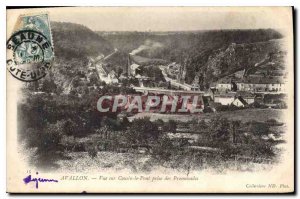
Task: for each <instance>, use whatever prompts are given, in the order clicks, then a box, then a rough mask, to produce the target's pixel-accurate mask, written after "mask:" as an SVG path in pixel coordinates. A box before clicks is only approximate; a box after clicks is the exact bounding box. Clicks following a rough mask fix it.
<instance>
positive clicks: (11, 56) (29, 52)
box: [6, 30, 53, 82]
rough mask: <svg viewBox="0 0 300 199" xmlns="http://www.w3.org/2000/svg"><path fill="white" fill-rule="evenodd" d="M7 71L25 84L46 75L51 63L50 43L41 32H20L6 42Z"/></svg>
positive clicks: (51, 50) (51, 49) (51, 51)
mask: <svg viewBox="0 0 300 199" xmlns="http://www.w3.org/2000/svg"><path fill="white" fill-rule="evenodd" d="M6 51H7V56H6V57H7V58H6V64H7V69H8V71H9V72H10V73H11V74H12V76H13V77H15V78H17V79H18V80H21V81H25V82H32V81H37V80H39V79H41V78H42V77H44V76H45V75H46V74H47V71H48V70H49V69H50V68H51V63H52V61H53V48H52V45H51V42H50V41H49V40H48V39H47V37H46V36H44V35H43V34H42V33H41V32H38V31H35V30H21V31H18V32H16V33H14V34H13V35H12V36H11V37H10V38H9V39H8V41H7V42H6Z"/></svg>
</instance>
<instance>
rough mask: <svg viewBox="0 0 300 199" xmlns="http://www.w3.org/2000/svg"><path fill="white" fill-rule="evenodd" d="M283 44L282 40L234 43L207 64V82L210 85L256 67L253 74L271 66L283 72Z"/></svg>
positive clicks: (219, 50) (215, 55) (220, 51)
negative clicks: (225, 77)
mask: <svg viewBox="0 0 300 199" xmlns="http://www.w3.org/2000/svg"><path fill="white" fill-rule="evenodd" d="M282 42H283V41H282V40H271V41H266V42H256V43H249V44H235V43H233V44H230V45H229V46H228V47H227V48H223V49H218V50H216V51H214V52H213V53H212V54H211V55H210V56H209V58H208V61H207V63H206V73H205V76H206V77H207V80H206V81H208V83H209V82H212V81H215V80H217V79H219V78H222V77H224V76H227V75H230V74H233V73H235V72H237V71H240V70H244V69H245V70H248V69H252V68H255V67H256V66H259V68H258V67H257V69H256V70H253V71H252V73H255V72H260V70H264V69H265V67H269V66H270V65H272V66H273V70H282V69H283V68H284V63H283V59H284V56H282V55H283V54H284V52H282V51H281V44H282ZM270 70H272V68H270ZM249 72H251V70H249Z"/></svg>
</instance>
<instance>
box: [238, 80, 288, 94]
mask: <svg viewBox="0 0 300 199" xmlns="http://www.w3.org/2000/svg"><path fill="white" fill-rule="evenodd" d="M236 85H237V90H238V91H250V92H277V93H284V92H285V91H286V87H285V83H284V81H283V80H282V79H281V78H278V77H259V76H248V77H246V78H244V79H242V80H239V81H237V82H236Z"/></svg>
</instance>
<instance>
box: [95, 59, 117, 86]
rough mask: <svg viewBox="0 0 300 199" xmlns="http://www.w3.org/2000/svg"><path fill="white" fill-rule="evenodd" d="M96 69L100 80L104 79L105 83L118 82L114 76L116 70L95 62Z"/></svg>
mask: <svg viewBox="0 0 300 199" xmlns="http://www.w3.org/2000/svg"><path fill="white" fill-rule="evenodd" d="M96 69H97V72H98V75H99V77H100V80H101V81H104V82H105V83H106V84H113V83H118V82H119V80H118V78H117V77H116V72H115V71H114V70H111V71H109V70H108V69H107V67H105V66H104V65H103V64H96Z"/></svg>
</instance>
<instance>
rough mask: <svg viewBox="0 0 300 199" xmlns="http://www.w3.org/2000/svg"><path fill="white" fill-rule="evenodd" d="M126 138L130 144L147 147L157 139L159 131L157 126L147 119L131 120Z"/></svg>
mask: <svg viewBox="0 0 300 199" xmlns="http://www.w3.org/2000/svg"><path fill="white" fill-rule="evenodd" d="M128 131H129V133H128V134H127V138H129V140H130V141H131V142H133V143H132V144H145V145H149V144H151V143H152V142H153V141H155V140H157V139H158V136H159V130H158V126H157V124H155V123H153V122H151V121H150V119H149V118H143V119H135V120H133V122H132V124H131V126H130V128H129V130H128Z"/></svg>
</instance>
